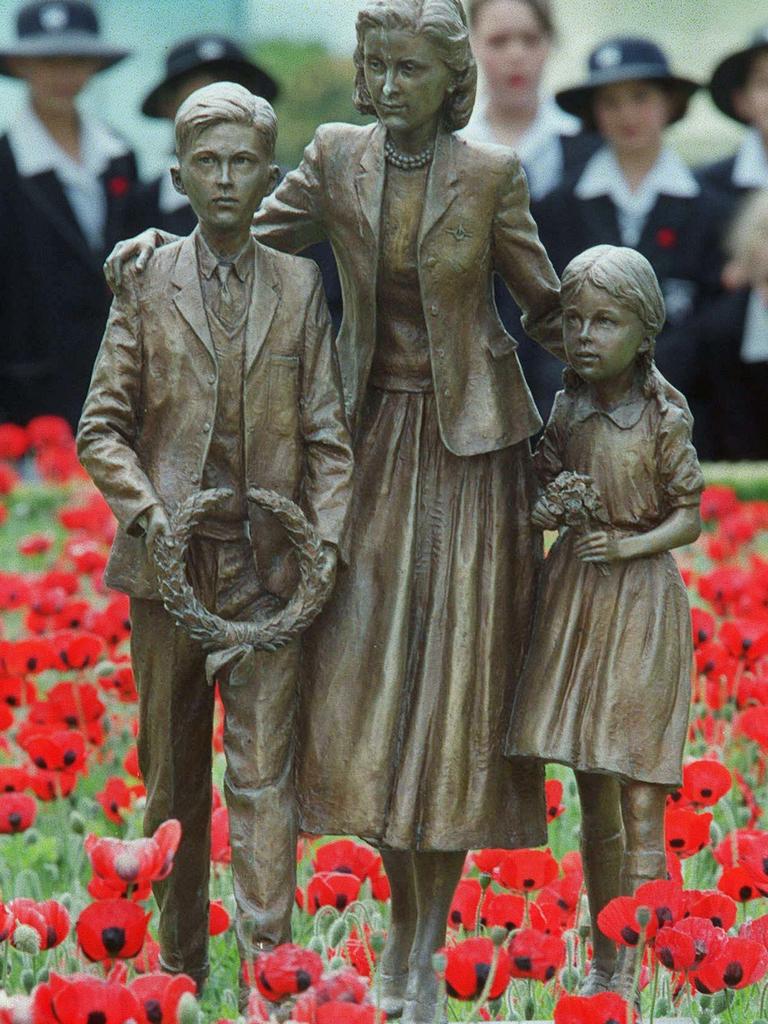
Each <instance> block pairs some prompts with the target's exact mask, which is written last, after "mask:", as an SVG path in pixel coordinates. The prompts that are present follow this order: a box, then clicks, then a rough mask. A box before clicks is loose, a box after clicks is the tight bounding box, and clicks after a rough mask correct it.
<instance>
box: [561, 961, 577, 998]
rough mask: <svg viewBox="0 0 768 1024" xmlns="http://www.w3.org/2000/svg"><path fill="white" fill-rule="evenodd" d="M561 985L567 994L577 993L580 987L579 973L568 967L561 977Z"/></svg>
mask: <svg viewBox="0 0 768 1024" xmlns="http://www.w3.org/2000/svg"><path fill="white" fill-rule="evenodd" d="M560 984H561V985H562V986H563V988H564V989H565V991H566V992H575V991H576V989H577V988H578V987H579V972H578V971H576V970H574V969H573V967H566V969H565V970H564V971H563V972H562V974H561V975H560Z"/></svg>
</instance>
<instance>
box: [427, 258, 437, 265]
mask: <svg viewBox="0 0 768 1024" xmlns="http://www.w3.org/2000/svg"><path fill="white" fill-rule="evenodd" d="M427 266H428V267H435V266H437V256H427Z"/></svg>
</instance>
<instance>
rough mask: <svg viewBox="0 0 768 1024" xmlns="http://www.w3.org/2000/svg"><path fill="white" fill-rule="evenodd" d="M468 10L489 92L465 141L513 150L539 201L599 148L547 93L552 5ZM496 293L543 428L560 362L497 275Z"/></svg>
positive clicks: (501, 2)
mask: <svg viewBox="0 0 768 1024" xmlns="http://www.w3.org/2000/svg"><path fill="white" fill-rule="evenodd" d="M466 8H467V18H468V20H469V25H470V38H471V42H472V50H473V52H474V54H475V57H476V59H477V62H478V65H479V67H480V69H481V71H482V74H483V80H484V85H485V92H484V95H483V96H482V97H481V98H480V99H479V100H478V102H477V103H476V105H475V109H474V110H473V112H472V117H471V118H470V121H469V124H468V125H467V127H466V128H465V129H464V131H463V132H462V135H463V136H464V137H465V138H467V139H471V140H473V141H477V142H490V143H494V144H496V145H501V146H509V147H511V148H512V149H514V150H515V152H516V153H517V155H518V156H519V157H520V160H521V161H522V164H523V167H524V168H525V173H526V177H527V178H528V187H529V189H530V193H531V198H532V200H534V201H535V200H538V199H542V198H543V197H544V196H545V195H546V194H547V193H548V192H551V191H552V189H553V188H556V187H557V186H558V185H560V184H562V182H563V180H564V178H565V179H570V178H572V177H573V175H574V174H576V173H577V172H578V171H579V170H580V169H581V168H582V167H583V166H584V164H585V162H586V160H587V158H588V157H589V156H590V155H591V154H592V153H593V152H594V151H595V149H597V146H598V145H599V139H598V138H597V136H595V134H594V133H588V132H584V131H583V130H582V125H581V122H580V121H579V119H578V118H576V117H573V116H572V115H570V114H566V113H565V111H563V110H561V109H560V108H559V107H558V105H557V104H556V103H555V101H554V99H553V98H552V97H551V96H549V95H547V94H546V93H545V92H544V91H543V90H542V78H543V75H544V71H545V69H546V66H547V63H548V61H549V59H550V56H551V53H552V48H553V45H554V43H555V39H556V26H555V21H554V15H553V10H552V4H551V3H550V0H466ZM494 291H495V296H496V306H497V308H498V310H499V315H500V317H501V319H502V322H503V323H504V326H505V328H506V329H507V331H508V332H509V333H510V334H512V335H514V336H515V337H520V338H521V342H520V348H519V349H518V355H519V357H520V363H521V365H522V367H523V370H524V371H525V378H526V380H527V381H528V386H529V388H530V389H531V393H532V395H533V398H534V400H535V402H536V405H537V407H538V410H539V412H540V414H541V416H542V418H543V419H544V420H545V421H546V420H547V418H548V416H549V411H550V407H551V404H552V397H553V396H554V393H555V392H556V391H557V390H559V388H560V377H561V374H562V370H563V367H562V363H560V361H559V360H558V359H555V357H554V356H552V355H550V353H549V352H546V351H545V350H544V349H542V348H541V346H540V345H536V344H535V343H534V342H532V341H531V340H530V339H529V338H527V337H526V336H525V335H524V333H523V332H522V331H521V328H520V309H519V308H518V306H517V304H516V303H515V301H514V299H513V298H512V296H511V295H510V293H509V289H508V288H507V287H506V285H505V284H504V283H503V281H502V280H501V278H499V277H498V276H497V277H496V278H495V280H494Z"/></svg>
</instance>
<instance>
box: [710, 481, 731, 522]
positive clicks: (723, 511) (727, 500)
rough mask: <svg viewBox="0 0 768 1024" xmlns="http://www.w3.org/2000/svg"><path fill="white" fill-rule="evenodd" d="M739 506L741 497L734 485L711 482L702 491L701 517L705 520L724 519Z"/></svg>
mask: <svg viewBox="0 0 768 1024" xmlns="http://www.w3.org/2000/svg"><path fill="white" fill-rule="evenodd" d="M738 507H739V498H738V495H737V494H736V491H734V489H733V488H732V487H726V486H725V485H723V484H709V486H707V487H705V488H704V490H703V491H702V492H701V518H702V519H704V520H705V521H707V522H708V521H709V520H712V519H722V518H723V516H726V515H728V513H729V512H733V511H735V509H737V508H738Z"/></svg>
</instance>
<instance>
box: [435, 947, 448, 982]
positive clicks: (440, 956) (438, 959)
mask: <svg viewBox="0 0 768 1024" xmlns="http://www.w3.org/2000/svg"><path fill="white" fill-rule="evenodd" d="M447 966H448V957H447V956H446V955H445V954H444V953H435V955H434V956H433V957H432V968H433V970H434V971H435V973H437V974H439V975H440V976H441V977H442V976H443V975H444V974H445V969H446V967H447Z"/></svg>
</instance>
